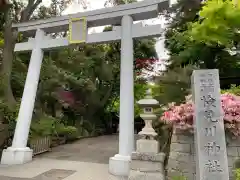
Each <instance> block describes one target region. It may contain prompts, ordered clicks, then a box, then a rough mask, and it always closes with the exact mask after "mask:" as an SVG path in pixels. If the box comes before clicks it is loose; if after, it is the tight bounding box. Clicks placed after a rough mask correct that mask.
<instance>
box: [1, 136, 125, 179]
mask: <svg viewBox="0 0 240 180" xmlns="http://www.w3.org/2000/svg"><path fill="white" fill-rule="evenodd" d="M117 152H118V136H116V135H113V136H101V137H96V138H87V139H82V140H78V141H75V142H74V143H72V144H65V145H62V146H58V147H55V148H53V149H52V151H51V152H48V153H45V154H42V155H39V156H36V158H34V160H33V161H32V162H30V163H27V164H24V165H14V166H4V165H1V166H0V180H120V179H125V178H116V177H114V176H111V175H109V173H108V161H109V157H112V156H113V155H115V154H116V153H117Z"/></svg>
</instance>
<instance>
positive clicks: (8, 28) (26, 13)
mask: <svg viewBox="0 0 240 180" xmlns="http://www.w3.org/2000/svg"><path fill="white" fill-rule="evenodd" d="M69 2H70V1H64V0H52V5H54V7H57V6H58V7H59V9H60V11H58V9H57V8H55V9H53V11H55V12H61V9H64V7H66V5H67V4H68V3H69ZM41 3H42V0H28V3H27V5H24V4H23V3H22V2H21V1H16V0H13V4H12V8H10V7H9V8H8V9H7V10H6V11H4V18H3V23H2V25H3V39H4V47H3V58H2V67H1V80H2V81H1V88H2V93H3V99H4V100H5V101H6V103H7V104H8V105H9V107H12V108H13V107H14V105H15V98H14V96H13V92H12V87H11V74H12V64H13V59H14V52H13V50H14V46H15V43H16V42H17V40H18V37H19V36H18V32H17V31H16V30H14V29H12V23H13V22H15V23H16V22H25V21H28V20H30V18H31V16H32V15H33V12H34V11H35V10H36V9H37V8H38V7H39V5H40V4H41ZM55 15H59V13H55Z"/></svg>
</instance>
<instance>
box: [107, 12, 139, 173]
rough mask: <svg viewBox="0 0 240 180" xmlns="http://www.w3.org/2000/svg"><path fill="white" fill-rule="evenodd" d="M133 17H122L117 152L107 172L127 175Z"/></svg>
mask: <svg viewBox="0 0 240 180" xmlns="http://www.w3.org/2000/svg"><path fill="white" fill-rule="evenodd" d="M132 25H133V19H132V17H131V16H124V17H123V18H122V39H121V71H120V123H119V153H118V154H116V155H115V156H114V157H111V158H110V160H109V172H110V173H111V174H113V175H117V176H128V174H129V169H130V160H131V153H132V152H133V148H134V74H133V39H132Z"/></svg>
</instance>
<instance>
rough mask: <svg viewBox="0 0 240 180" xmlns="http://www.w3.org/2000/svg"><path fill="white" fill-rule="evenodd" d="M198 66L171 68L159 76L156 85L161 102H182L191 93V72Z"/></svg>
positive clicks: (156, 94)
mask: <svg viewBox="0 0 240 180" xmlns="http://www.w3.org/2000/svg"><path fill="white" fill-rule="evenodd" d="M193 69H196V67H194V66H191V65H188V66H186V67H183V68H175V69H174V70H169V71H168V72H166V73H165V74H164V75H162V76H160V77H157V78H156V79H157V81H156V86H155V87H154V90H153V91H154V94H155V98H156V99H157V100H158V101H159V102H160V103H161V104H168V103H170V102H177V103H180V102H182V101H184V100H185V96H186V95H188V94H189V93H191V74H192V71H193Z"/></svg>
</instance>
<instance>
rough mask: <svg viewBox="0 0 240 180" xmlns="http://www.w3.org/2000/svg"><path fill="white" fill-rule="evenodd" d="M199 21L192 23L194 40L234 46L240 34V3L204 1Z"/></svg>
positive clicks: (227, 0)
mask: <svg viewBox="0 0 240 180" xmlns="http://www.w3.org/2000/svg"><path fill="white" fill-rule="evenodd" d="M199 14H200V19H199V21H197V22H195V23H193V24H191V25H190V27H189V29H190V35H191V38H192V39H193V40H196V41H199V42H204V43H206V44H208V45H212V44H220V45H224V46H226V47H233V46H234V44H233V43H234V38H236V37H237V36H239V32H238V29H239V27H240V5H239V3H238V4H237V5H236V1H235V0H210V1H206V2H205V3H204V6H203V8H202V10H201V11H200V13H199Z"/></svg>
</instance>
